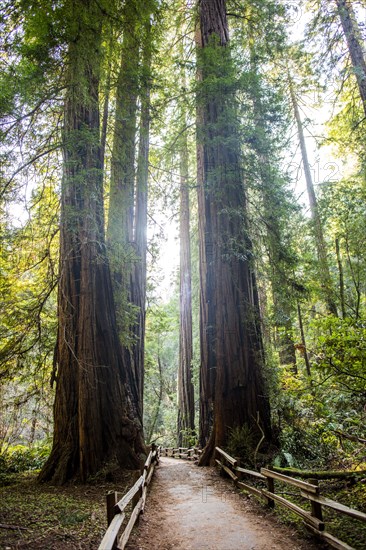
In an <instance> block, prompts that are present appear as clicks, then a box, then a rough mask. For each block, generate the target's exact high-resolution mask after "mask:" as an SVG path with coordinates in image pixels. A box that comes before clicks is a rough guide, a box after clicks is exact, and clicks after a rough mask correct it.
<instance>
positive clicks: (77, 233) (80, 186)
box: [39, 0, 141, 483]
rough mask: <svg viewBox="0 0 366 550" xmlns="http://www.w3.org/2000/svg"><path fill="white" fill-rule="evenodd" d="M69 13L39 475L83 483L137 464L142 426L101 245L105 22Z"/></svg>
mask: <svg viewBox="0 0 366 550" xmlns="http://www.w3.org/2000/svg"><path fill="white" fill-rule="evenodd" d="M72 9H73V13H72V14H71V16H70V19H71V20H73V21H78V23H79V24H78V26H77V29H76V31H75V36H73V35H72V29H70V44H69V50H68V65H67V66H68V73H67V85H68V88H67V93H66V100H65V113H64V135H63V137H64V170H63V180H62V194H61V232H60V283H59V296H58V319H59V325H58V340H57V347H56V355H55V362H56V364H57V377H56V383H57V385H56V397H55V405H54V439H53V448H52V452H51V455H50V457H49V459H48V461H47V463H46V465H45V466H44V468H43V470H42V471H41V473H40V476H39V478H40V480H41V481H45V480H52V481H53V482H54V483H64V482H65V481H66V480H68V479H70V478H73V477H74V476H79V477H80V478H81V479H82V480H83V481H86V480H87V479H88V477H89V476H91V475H94V474H95V473H96V472H97V471H98V470H99V469H100V468H101V466H102V465H103V464H104V463H106V462H108V461H109V460H115V459H116V458H117V459H118V461H119V462H120V464H121V465H124V466H130V467H133V468H136V467H137V466H138V465H139V460H138V457H137V455H136V453H135V448H136V447H135V445H136V443H137V441H138V440H141V429H140V428H141V427H139V425H138V424H135V423H134V422H133V421H132V419H130V418H129V417H128V413H129V411H128V406H127V400H126V395H125V392H124V387H123V385H122V380H124V379H125V365H124V363H123V356H122V352H121V348H120V345H119V340H118V335H117V328H116V318H115V306H114V301H113V294H112V286H111V278H110V271H109V265H108V261H107V257H106V250H105V242H104V207H103V174H102V170H101V166H102V159H101V144H100V122H99V107H98V102H99V101H98V99H99V98H98V88H99V72H100V59H101V53H100V52H101V48H100V39H101V19H102V14H101V12H100V10H99V7H98V6H97V4H96V3H95V2H93V1H91V0H83V1H81V0H77V1H75V2H74V3H73V6H72Z"/></svg>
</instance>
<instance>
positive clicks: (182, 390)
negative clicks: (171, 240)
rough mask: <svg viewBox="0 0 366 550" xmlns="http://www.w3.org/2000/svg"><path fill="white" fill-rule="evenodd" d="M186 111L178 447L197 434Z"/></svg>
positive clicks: (182, 167)
mask: <svg viewBox="0 0 366 550" xmlns="http://www.w3.org/2000/svg"><path fill="white" fill-rule="evenodd" d="M185 118H186V117H185V110H184V108H183V124H184V128H183V132H182V136H181V148H180V302H179V303H180V308H179V309H180V323H179V325H180V326H179V368H178V445H179V446H180V447H182V446H188V445H189V440H190V438H191V437H192V436H193V434H194V388H193V383H192V349H193V342H192V273H191V272H192V270H191V245H190V209H189V187H188V144H187V134H186V130H185V126H186V120H185Z"/></svg>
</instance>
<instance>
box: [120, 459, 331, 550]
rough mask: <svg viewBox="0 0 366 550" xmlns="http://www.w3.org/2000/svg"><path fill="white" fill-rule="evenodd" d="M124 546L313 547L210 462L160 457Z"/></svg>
mask: <svg viewBox="0 0 366 550" xmlns="http://www.w3.org/2000/svg"><path fill="white" fill-rule="evenodd" d="M150 487H151V488H150V490H149V494H148V497H147V502H146V507H145V511H144V514H143V515H142V516H141V519H140V524H139V527H138V528H137V529H136V530H135V531H134V532H133V534H132V537H131V539H130V542H129V544H128V546H127V548H128V549H129V550H148V549H149V550H152V549H159V550H173V549H174V550H189V549H192V550H193V549H194V550H284V549H285V550H313V549H315V548H318V549H319V546H320V545H319V546H318V545H316V544H315V543H313V542H311V541H309V540H302V539H300V538H299V536H298V535H297V534H296V533H295V532H293V531H291V529H289V528H287V527H284V526H281V525H280V524H279V523H277V521H276V520H275V519H274V518H272V517H270V516H269V515H268V514H266V512H265V510H264V509H263V508H261V507H260V506H259V505H258V504H256V503H254V502H253V501H252V499H245V498H243V497H242V496H240V495H238V493H237V492H236V490H235V488H234V487H233V486H232V485H231V484H230V483H229V482H228V481H226V480H224V479H222V478H220V476H219V475H218V473H217V471H215V469H212V468H198V467H197V466H195V465H194V464H191V463H189V462H186V461H184V460H176V459H172V458H161V459H160V464H159V466H158V467H157V469H156V473H155V475H154V479H153V482H152V484H151V486H150Z"/></svg>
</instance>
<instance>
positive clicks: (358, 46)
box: [336, 0, 366, 116]
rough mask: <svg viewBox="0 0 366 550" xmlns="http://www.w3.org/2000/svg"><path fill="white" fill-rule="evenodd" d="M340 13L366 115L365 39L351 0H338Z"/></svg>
mask: <svg viewBox="0 0 366 550" xmlns="http://www.w3.org/2000/svg"><path fill="white" fill-rule="evenodd" d="M336 4H337V10H338V15H339V18H340V20H341V24H342V28H343V32H344V35H345V37H346V41H347V46H348V51H349V53H350V56H351V61H352V66H353V70H354V74H355V76H356V80H357V84H358V89H359V91H360V96H361V99H362V104H363V110H364V112H365V116H366V60H365V50H364V44H363V42H364V41H363V39H362V36H361V33H360V29H359V28H358V24H357V20H356V16H355V12H354V10H353V7H352V3H351V1H350V0H336Z"/></svg>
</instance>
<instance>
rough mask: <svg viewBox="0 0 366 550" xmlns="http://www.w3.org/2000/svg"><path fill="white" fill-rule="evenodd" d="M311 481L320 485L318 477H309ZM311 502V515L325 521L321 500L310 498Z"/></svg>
mask: <svg viewBox="0 0 366 550" xmlns="http://www.w3.org/2000/svg"><path fill="white" fill-rule="evenodd" d="M309 483H312V484H313V485H316V486H318V485H319V481H318V480H317V479H309ZM310 503H311V515H312V516H314V518H317V519H319V520H320V521H323V512H322V505H321V504H320V502H314V500H310Z"/></svg>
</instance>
